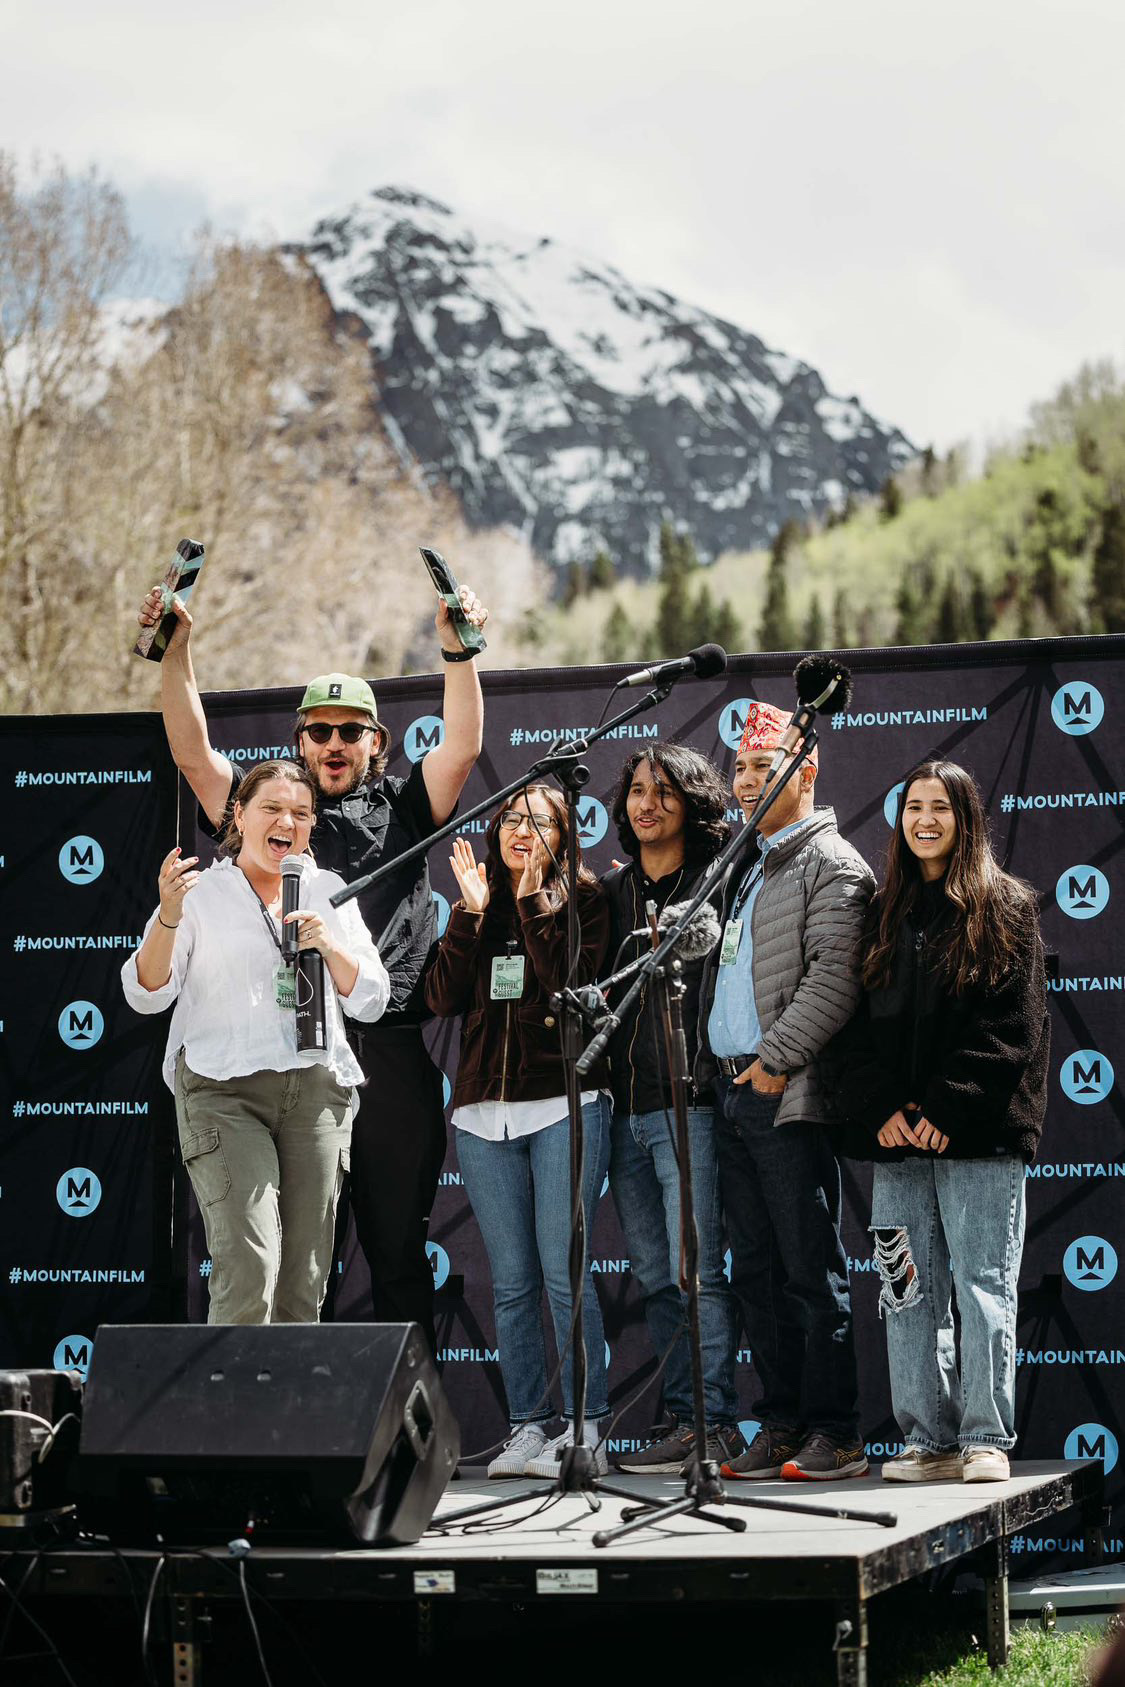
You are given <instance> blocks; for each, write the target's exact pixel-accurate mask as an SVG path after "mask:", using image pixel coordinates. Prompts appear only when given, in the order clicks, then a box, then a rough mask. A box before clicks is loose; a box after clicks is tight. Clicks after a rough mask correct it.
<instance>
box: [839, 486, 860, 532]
mask: <svg viewBox="0 0 1125 1687" xmlns="http://www.w3.org/2000/svg"><path fill="white" fill-rule="evenodd" d="M858 509H859V505H858V504H857V503H856V501H855V494H854V493H852V492H849V493H848V495H847V497H846V498H845V499H844V508H843V509H842V511H841V512H840V521H841V525H842V524H843V523H844V522H848V521H850V520H851V519H852V517H853V515H855V513H856V511H857V510H858Z"/></svg>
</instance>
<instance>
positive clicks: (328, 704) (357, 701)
mask: <svg viewBox="0 0 1125 1687" xmlns="http://www.w3.org/2000/svg"><path fill="white" fill-rule="evenodd" d="M332 708H336V709H362V711H363V713H364V714H365V715H370V716H371V719H372V720H373V721H375V722H376V723H378V720H379V711H378V709H377V708H376V707H375V693H374V692H373V691H372V689H371V687H370V686H369V685H368V683H367V681H366V680H365V679H353V677H352V675H351V674H321V675H320V676H319V677H318V678H317V679H314V680H310V681H309V683H308V685H307V686H306V687H305V695H304V696H303V697H302V698H301V701H300V702H299V703H298V705H297V712H298V713H299V714H302V715H303V714H304V713H305V711H306V710H307V709H332Z"/></svg>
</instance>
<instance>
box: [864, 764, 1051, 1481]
mask: <svg viewBox="0 0 1125 1687" xmlns="http://www.w3.org/2000/svg"><path fill="white" fill-rule="evenodd" d="M863 986H864V995H863V1000H862V1003H861V1007H860V1011H859V1013H858V1015H857V1016H856V1019H855V1021H854V1022H853V1024H852V1025H851V1026H849V1028H848V1029H847V1031H846V1032H845V1033H844V1034H843V1036H842V1037H841V1038H840V1052H841V1057H842V1099H843V1101H844V1103H845V1105H846V1107H847V1109H848V1112H849V1114H850V1115H851V1116H852V1117H854V1119H855V1120H857V1121H858V1125H859V1130H858V1132H853V1133H851V1137H850V1140H849V1143H848V1151H849V1152H851V1153H852V1154H853V1155H854V1156H856V1157H862V1158H865V1159H874V1160H875V1161H876V1164H875V1171H874V1183H873V1188H872V1201H871V1227H872V1230H873V1232H874V1235H875V1261H876V1265H877V1267H878V1269H879V1274H880V1276H881V1278H882V1289H881V1292H880V1301H879V1305H880V1311H881V1313H882V1314H883V1316H884V1318H885V1321H886V1326H887V1353H888V1358H889V1362H890V1373H891V1399H892V1404H893V1408H894V1414H895V1418H896V1419H897V1421H898V1424H899V1427H900V1429H901V1430H902V1432H903V1436H904V1438H905V1441H906V1447H905V1450H904V1452H902V1453H901V1454H900V1455H899V1456H898V1457H897V1458H894V1459H891V1460H889V1461H888V1462H887V1463H886V1464H885V1465H884V1466H883V1477H884V1480H886V1481H894V1482H936V1481H959V1480H961V1479H962V1478H963V1479H964V1480H965V1481H966V1482H987V1481H999V1480H1003V1479H1004V1478H1006V1477H1007V1476H1008V1474H1009V1469H1008V1452H1009V1451H1010V1449H1011V1447H1012V1446H1013V1445H1014V1443H1015V1343H1016V1285H1017V1280H1018V1278H1019V1268H1020V1258H1021V1255H1022V1252H1023V1237H1024V1222H1025V1215H1024V1181H1025V1179H1024V1173H1025V1168H1026V1166H1027V1164H1029V1163H1030V1162H1031V1161H1032V1160H1033V1159H1034V1157H1035V1151H1036V1147H1037V1144H1038V1141H1039V1136H1040V1132H1041V1131H1042V1128H1043V1116H1044V1112H1045V1109H1046V1073H1047V1058H1048V1052H1049V1045H1050V1030H1049V1023H1048V1016H1047V993H1046V976H1045V967H1044V959H1043V948H1042V944H1041V942H1040V939H1039V919H1038V906H1037V901H1036V896H1035V892H1034V891H1033V890H1032V888H1031V886H1030V885H1027V884H1024V883H1023V881H1022V880H1020V879H1016V878H1013V877H1012V876H1011V874H1010V873H1006V872H1005V871H1004V870H1003V868H1002V867H1001V866H1000V865H999V863H998V862H997V860H996V858H995V856H994V855H993V853H992V846H991V844H990V842H989V836H988V822H987V820H986V817H985V813H984V807H983V804H982V802H981V797H980V792H979V791H978V789H977V786H976V782H975V781H974V780H973V778H972V776H971V775H970V774H969V773H967V772H966V771H965V769H964V768H963V767H959V766H958V765H957V764H956V762H951V761H945V760H942V759H941V758H937V757H934V758H930V759H927V760H926V761H923V762H921V763H919V765H918V766H917V767H914V768H912V769H911V771H910V772H909V773H908V774H907V776H906V780H905V782H904V785H903V791H902V796H901V798H900V802H899V810H898V816H897V819H896V824H895V829H894V832H893V834H892V837H891V842H890V845H889V847H888V850H887V866H886V874H885V877H884V880H883V884H882V886H881V888H880V889H879V891H878V892H877V893H876V896H875V898H874V900H873V902H872V904H871V909H870V914H869V924H868V932H867V938H866V942H865V946H864V959H863ZM954 1292H955V1293H956V1298H957V1309H958V1313H959V1315H960V1325H961V1346H960V1365H959V1366H958V1362H957V1353H956V1348H955V1338H954V1322H953V1294H954Z"/></svg>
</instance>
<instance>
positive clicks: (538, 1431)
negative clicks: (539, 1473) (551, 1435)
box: [488, 1423, 554, 1481]
mask: <svg viewBox="0 0 1125 1687" xmlns="http://www.w3.org/2000/svg"><path fill="white" fill-rule="evenodd" d="M545 1444H548V1443H547V1431H546V1430H545V1429H544V1428H543V1425H542V1424H541V1423H521V1424H520V1426H519V1428H518V1429H516V1430H513V1431H512V1434H511V1435H510V1436H509V1438H508V1440H507V1441H506V1442H505V1444H504V1446H503V1447H502V1448H501V1450H500V1451H499V1452H498V1453H497V1455H496V1457H495V1458H494V1459H493V1460H492V1463H491V1464H490V1465H489V1467H488V1475H489V1478H490V1479H491V1480H493V1481H497V1480H502V1479H503V1478H504V1477H511V1476H522V1475H523V1474H524V1471H525V1469H526V1467H527V1464H528V1462H529V1460H531V1459H533V1458H535V1457H536V1456H537V1455H538V1454H539V1453H541V1452H542V1451H543V1447H544V1445H545ZM549 1445H551V1446H553V1445H554V1443H553V1442H551V1443H549Z"/></svg>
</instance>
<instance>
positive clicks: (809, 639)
mask: <svg viewBox="0 0 1125 1687" xmlns="http://www.w3.org/2000/svg"><path fill="white" fill-rule="evenodd" d="M826 632H827V629H826V627H825V623H824V611H823V610H822V609H821V607H820V599H819V598H818V597H817V595H816V593H815V592H814V593H813V595H812V597H811V598H810V600H809V613H808V617H807V619H806V621H805V630H804V632H803V634H802V635H801V642H802V646H803V648H804V649H805V650H823V649H824V640H825V636H826Z"/></svg>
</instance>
